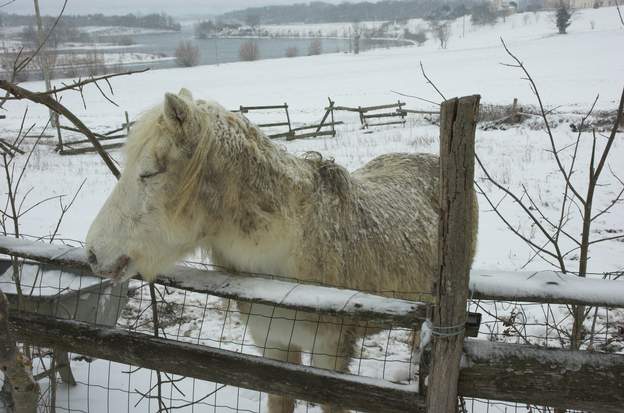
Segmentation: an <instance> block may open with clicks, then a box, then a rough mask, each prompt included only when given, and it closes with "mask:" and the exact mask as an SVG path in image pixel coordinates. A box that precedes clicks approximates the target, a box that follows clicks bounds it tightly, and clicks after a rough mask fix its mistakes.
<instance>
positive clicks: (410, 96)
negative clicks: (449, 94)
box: [390, 90, 440, 106]
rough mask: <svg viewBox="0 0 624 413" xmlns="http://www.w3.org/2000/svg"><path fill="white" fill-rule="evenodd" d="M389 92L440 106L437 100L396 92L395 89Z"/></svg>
mask: <svg viewBox="0 0 624 413" xmlns="http://www.w3.org/2000/svg"><path fill="white" fill-rule="evenodd" d="M390 92H392V93H396V94H397V95H399V96H403V97H406V98H413V99H418V100H422V101H423V102H427V103H431V104H432V105H436V106H440V104H439V103H438V102H434V101H433V100H429V99H425V98H421V97H419V96H413V95H407V94H405V93H401V92H397V91H396V90H391V91H390Z"/></svg>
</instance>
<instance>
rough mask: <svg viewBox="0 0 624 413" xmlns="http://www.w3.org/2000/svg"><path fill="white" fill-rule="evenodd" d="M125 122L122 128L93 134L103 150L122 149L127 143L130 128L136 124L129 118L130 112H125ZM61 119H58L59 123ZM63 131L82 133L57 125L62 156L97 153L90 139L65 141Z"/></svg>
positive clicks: (59, 148) (58, 146) (58, 150)
mask: <svg viewBox="0 0 624 413" xmlns="http://www.w3.org/2000/svg"><path fill="white" fill-rule="evenodd" d="M124 116H125V122H124V123H122V125H121V127H119V128H115V129H112V130H109V131H106V132H102V133H95V132H94V133H93V135H94V136H95V137H96V139H97V140H98V141H99V142H101V143H102V148H104V149H105V150H110V149H115V148H121V147H122V146H123V145H124V144H125V143H126V142H125V140H126V138H127V137H128V134H129V133H130V127H131V126H132V125H133V124H134V122H131V121H130V119H129V117H128V112H124ZM59 121H60V119H57V122H59ZM61 131H68V132H73V133H80V134H81V133H82V131H80V130H79V129H76V128H73V127H69V126H63V125H61V124H60V123H59V124H58V125H57V137H58V144H57V145H56V151H57V152H58V153H59V154H60V155H80V154H83V153H92V152H97V150H96V148H95V147H94V146H93V145H92V144H91V141H90V140H89V139H79V140H65V139H64V138H63V134H62V132H61Z"/></svg>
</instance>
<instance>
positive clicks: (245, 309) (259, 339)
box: [237, 302, 301, 413]
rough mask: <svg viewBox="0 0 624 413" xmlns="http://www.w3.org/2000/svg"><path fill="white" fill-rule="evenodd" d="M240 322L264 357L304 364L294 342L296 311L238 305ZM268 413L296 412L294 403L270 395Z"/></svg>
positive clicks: (259, 305)
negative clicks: (243, 324) (243, 323)
mask: <svg viewBox="0 0 624 413" xmlns="http://www.w3.org/2000/svg"><path fill="white" fill-rule="evenodd" d="M237 305H238V308H239V310H240V315H241V320H242V321H243V322H245V323H247V330H248V333H249V334H250V335H251V338H252V339H253V341H254V343H255V344H256V345H257V346H258V349H259V350H261V352H262V355H263V356H264V357H268V358H271V359H274V360H279V361H288V362H290V363H296V364H301V347H300V346H299V345H298V344H296V343H295V342H293V341H292V340H291V337H293V336H294V337H296V336H297V334H295V333H294V329H295V321H294V320H295V312H294V311H293V310H287V309H283V308H274V307H273V306H269V305H264V304H250V303H244V302H238V303H237ZM268 407H269V413H293V411H294V410H295V400H294V399H292V398H289V397H286V396H282V395H277V394H269V402H268Z"/></svg>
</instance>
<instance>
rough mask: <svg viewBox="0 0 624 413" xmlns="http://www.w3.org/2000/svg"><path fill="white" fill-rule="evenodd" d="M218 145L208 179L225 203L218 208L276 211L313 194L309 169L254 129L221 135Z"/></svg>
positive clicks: (233, 211)
mask: <svg viewBox="0 0 624 413" xmlns="http://www.w3.org/2000/svg"><path fill="white" fill-rule="evenodd" d="M215 143H216V144H215V145H214V146H213V150H211V151H210V155H209V156H210V158H211V159H209V161H208V162H207V164H208V165H209V170H207V171H206V172H207V173H206V175H207V176H209V177H210V178H209V179H210V181H211V182H212V183H213V184H214V185H215V186H218V187H219V189H218V190H219V191H220V192H219V193H218V194H215V195H217V196H218V197H219V198H221V199H222V202H221V203H220V205H218V206H217V208H218V209H220V210H221V211H230V212H231V214H232V215H241V214H242V215H244V214H246V213H249V212H251V211H257V210H258V208H262V209H265V210H268V211H277V210H280V209H282V208H285V207H287V205H286V204H287V203H289V202H291V201H292V200H293V199H297V198H300V197H305V196H309V194H310V193H311V192H312V191H313V180H314V173H313V170H312V168H311V167H310V165H309V164H308V163H307V162H305V161H303V160H302V159H299V158H297V157H295V156H294V155H291V154H289V153H287V152H286V151H285V150H282V149H280V148H279V147H277V146H276V145H275V144H274V143H273V142H271V141H270V140H269V139H268V138H267V137H266V136H264V134H263V133H262V132H261V131H259V130H258V129H257V128H256V127H255V126H251V125H250V126H249V127H247V128H241V129H238V128H237V129H235V130H234V131H233V133H229V134H226V133H223V134H220V135H219V136H218V137H217V140H216V142H215ZM252 215H253V214H252Z"/></svg>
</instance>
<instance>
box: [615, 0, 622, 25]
mask: <svg viewBox="0 0 624 413" xmlns="http://www.w3.org/2000/svg"><path fill="white" fill-rule="evenodd" d="M615 7H616V8H617V12H618V15H619V16H620V23H622V26H624V17H622V12H621V11H620V4H619V3H618V0H615Z"/></svg>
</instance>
